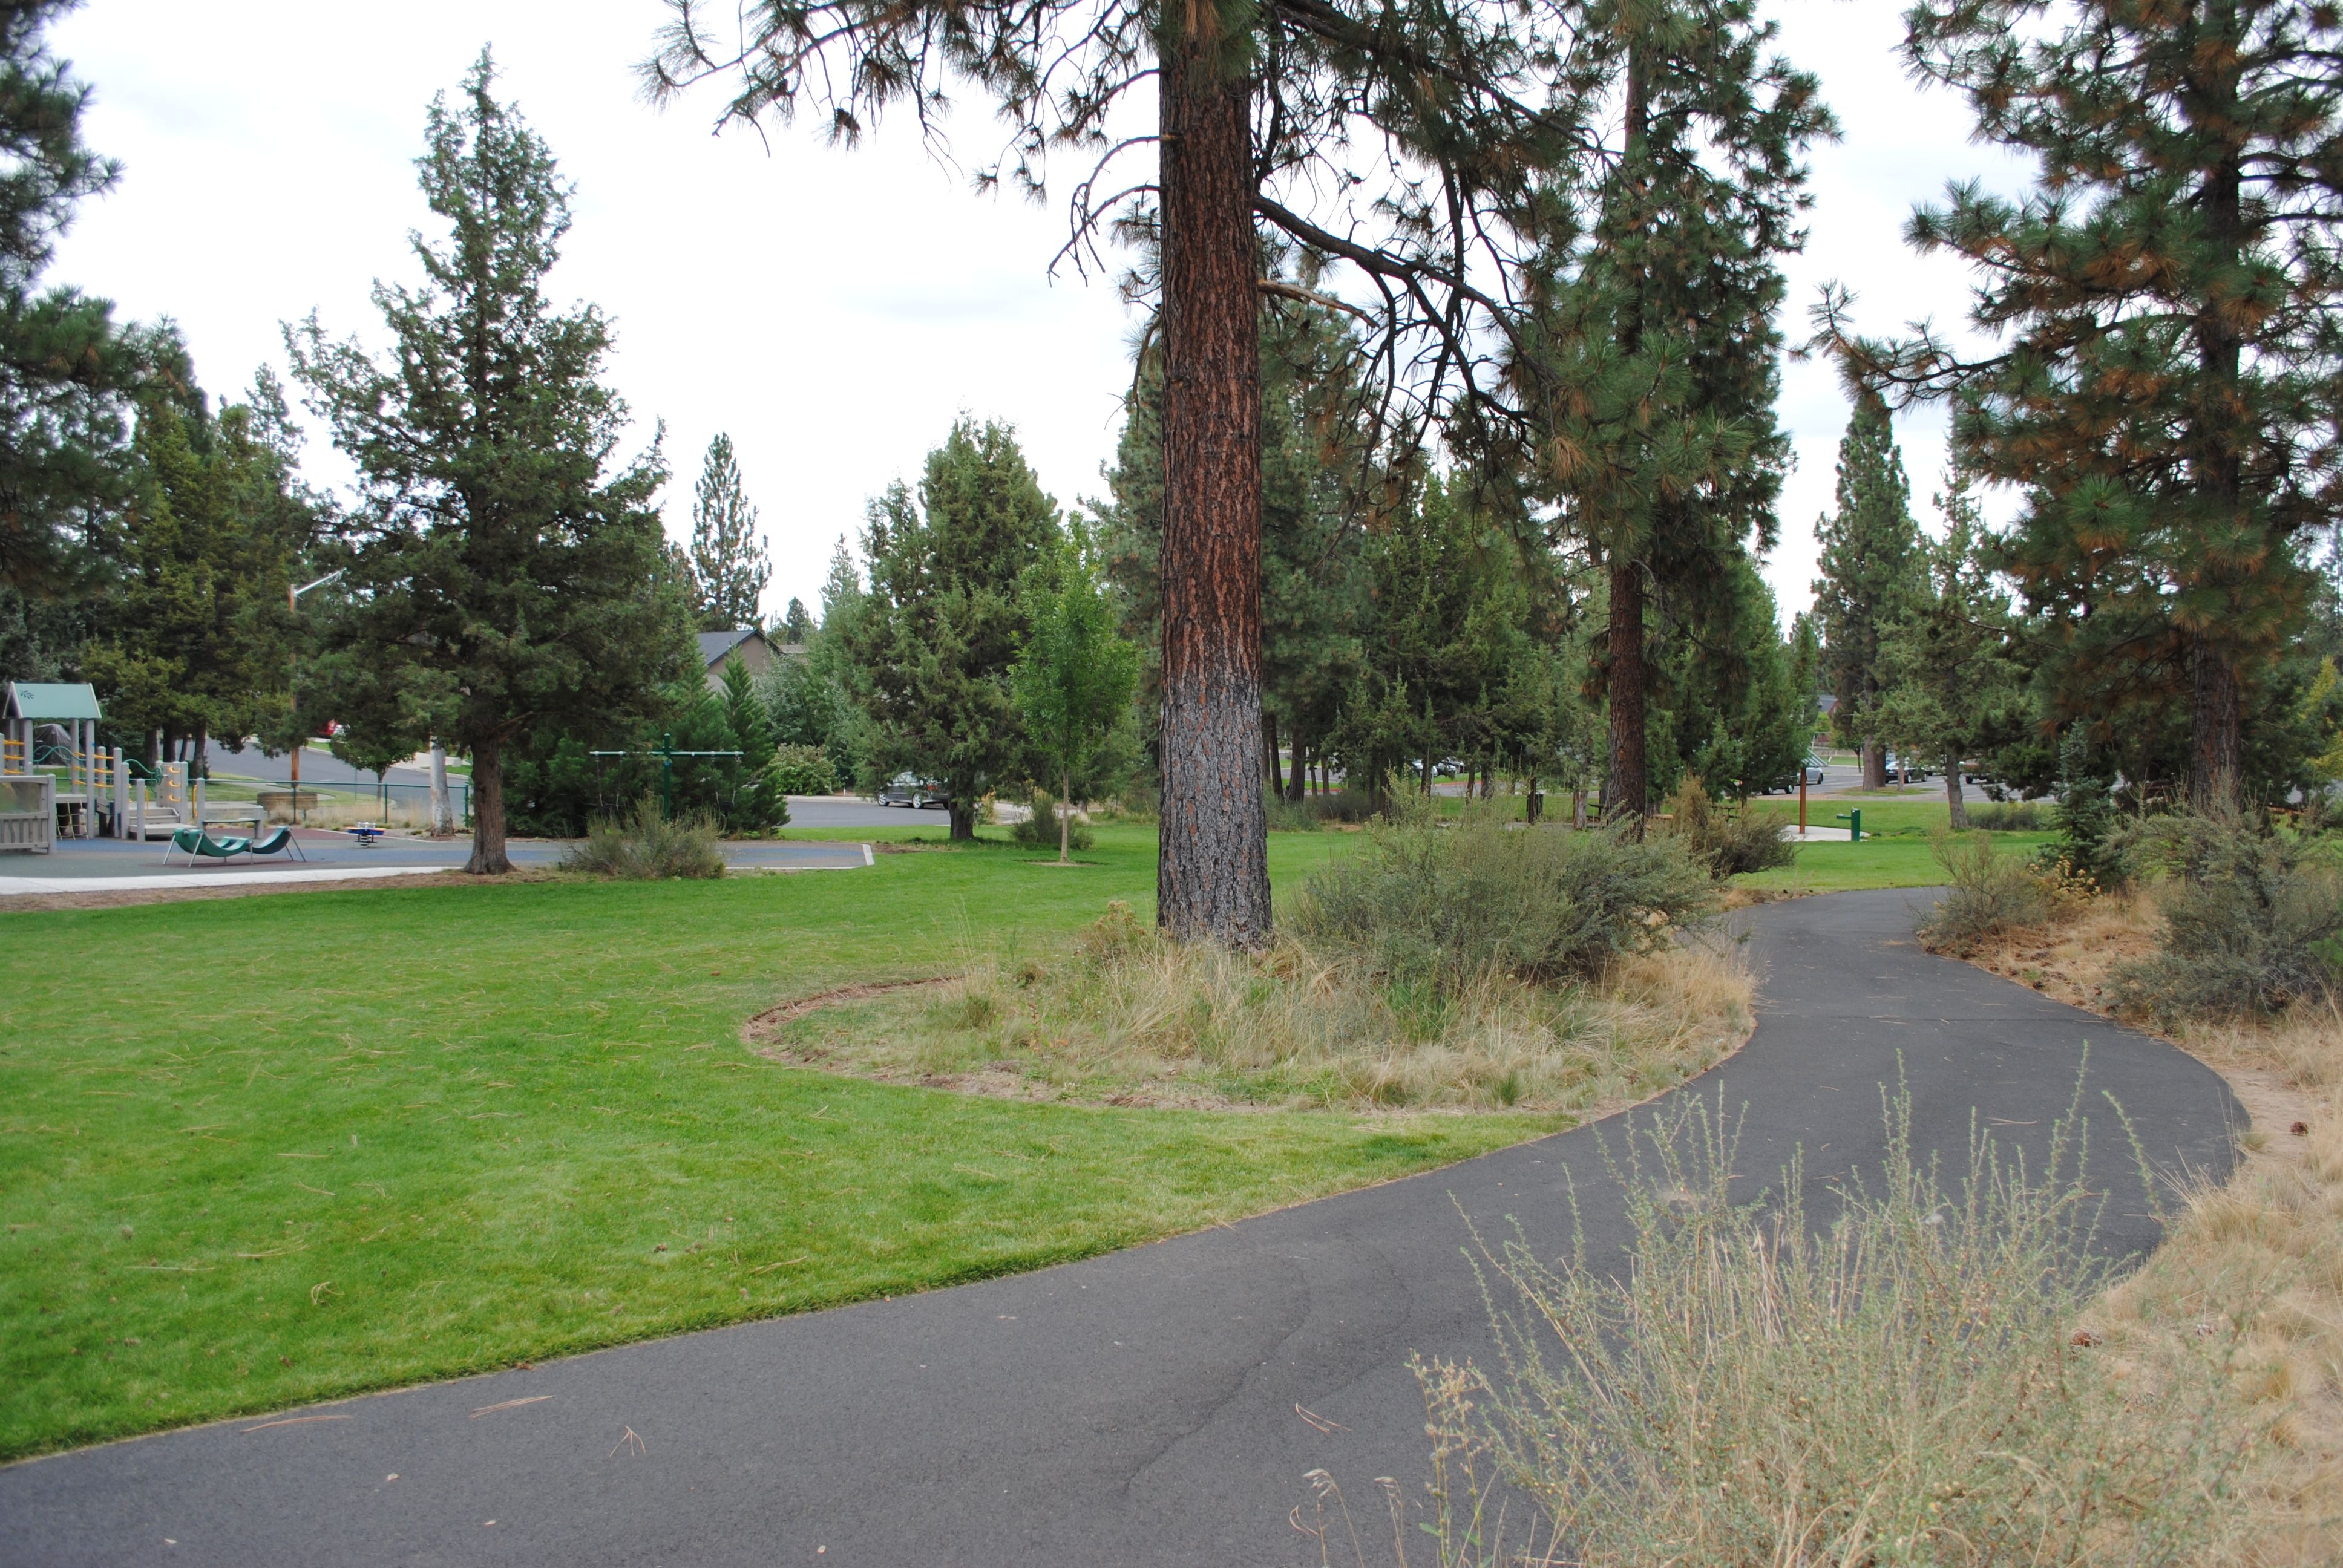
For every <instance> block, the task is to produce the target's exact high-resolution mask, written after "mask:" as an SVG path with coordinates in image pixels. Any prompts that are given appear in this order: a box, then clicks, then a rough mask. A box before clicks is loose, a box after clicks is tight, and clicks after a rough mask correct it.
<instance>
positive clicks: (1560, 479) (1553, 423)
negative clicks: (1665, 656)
mask: <svg viewBox="0 0 2343 1568" xmlns="http://www.w3.org/2000/svg"><path fill="white" fill-rule="evenodd" d="M1591 25H1592V26H1593V27H1594V29H1595V31H1596V32H1597V35H1598V36H1599V37H1600V38H1601V39H1602V41H1603V48H1602V49H1601V51H1599V54H1600V57H1601V58H1602V59H1604V61H1605V62H1607V64H1608V65H1609V66H1610V68H1611V70H1612V72H1613V73H1614V81H1615V85H1616V87H1617V91H1618V95H1619V99H1620V103H1621V106H1622V109H1623V116H1622V128H1621V142H1620V146H1619V148H1618V151H1617V156H1615V158H1614V159H1612V160H1610V161H1609V162H1608V163H1607V165H1606V168H1607V174H1606V175H1605V176H1604V177H1603V178H1602V179H1601V180H1600V181H1599V182H1597V183H1595V184H1594V186H1592V188H1589V189H1573V188H1570V187H1568V186H1564V187H1561V188H1559V189H1558V191H1557V195H1558V196H1559V198H1560V199H1558V200H1557V202H1556V204H1555V206H1554V209H1553V212H1552V215H1551V216H1550V219H1549V225H1550V229H1549V238H1548V250H1549V262H1548V266H1549V271H1550V276H1549V277H1548V279H1547V281H1546V283H1545V292H1544V297H1543V299H1542V302H1541V308H1540V310H1539V312H1538V315H1537V317H1536V323H1535V337H1534V338H1533V339H1532V340H1531V342H1530V343H1529V344H1528V345H1527V346H1525V347H1524V348H1523V351H1522V353H1521V354H1520V356H1519V357H1518V359H1517V366H1518V367H1519V369H1520V373H1521V375H1522V377H1523V381H1524V382H1525V384H1526V385H1528V386H1530V387H1533V388H1534V391H1535V394H1536V406H1537V407H1539V409H1540V411H1541V413H1542V415H1543V417H1544V427H1545V428H1544V435H1543V437H1542V439H1541V441H1540V443H1539V446H1538V448H1537V449H1536V451H1535V452H1534V453H1533V454H1529V455H1528V456H1529V458H1530V460H1532V461H1534V462H1535V463H1536V464H1537V465H1538V469H1539V472H1540V476H1541V477H1540V479H1539V481H1538V483H1539V485H1540V487H1542V488H1544V489H1546V490H1548V491H1549V492H1550V493H1552V494H1554V496H1555V497H1556V498H1558V499H1559V500H1561V502H1562V503H1563V512H1564V521H1563V527H1564V528H1565V529H1566V530H1567V532H1568V533H1569V534H1570V535H1571V536H1572V537H1573V538H1575V539H1576V540H1577V541H1578V542H1579V543H1580V544H1581V545H1583V546H1584V548H1586V549H1587V551H1588V552H1589V553H1590V554H1591V555H1592V556H1593V558H1594V560H1595V561H1596V562H1597V563H1598V564H1599V565H1600V566H1601V567H1602V568H1603V570H1604V577H1605V594H1604V603H1605V605H1606V607H1607V609H1608V614H1609V625H1608V628H1607V629H1606V634H1605V637H1604V648H1603V649H1602V657H1601V665H1600V677H1601V679H1602V683H1603V687H1604V696H1605V697H1606V699H1607V700H1608V703H1609V709H1610V769H1609V777H1608V779H1607V781H1606V784H1605V799H1604V809H1605V810H1606V811H1607V812H1609V813H1610V814H1611V815H1613V816H1614V817H1622V818H1627V819H1639V818H1641V817H1642V816H1643V815H1644V813H1645V812H1646V811H1648V810H1649V809H1650V808H1651V762H1650V757H1649V750H1648V747H1649V736H1648V729H1649V723H1650V708H1651V703H1652V698H1653V695H1654V694H1653V692H1652V690H1651V686H1652V677H1653V671H1654V659H1653V653H1652V648H1651V628H1650V626H1649V620H1650V613H1649V612H1650V610H1651V608H1652V607H1653V605H1654V601H1655V600H1656V601H1657V603H1658V605H1659V607H1660V608H1661V609H1662V610H1663V612H1664V614H1665V615H1666V616H1667V618H1670V619H1671V620H1674V621H1675V622H1676V623H1677V624H1678V626H1679V627H1680V628H1686V627H1691V626H1694V625H1696V624H1698V623H1699V622H1701V621H1703V620H1704V619H1707V618H1715V617H1717V616H1725V617H1727V618H1729V617H1730V615H1731V614H1732V604H1731V589H1730V583H1731V580H1732V574H1731V573H1730V572H1729V571H1728V570H1726V569H1725V565H1726V563H1727V561H1728V560H1730V559H1733V558H1738V557H1740V556H1741V555H1743V554H1744V553H1745V551H1747V550H1749V549H1751V548H1755V549H1758V550H1763V549H1765V548H1770V546H1771V545H1772V542H1773V538H1774V532H1775V518H1774V510H1773V508H1774V500H1775V496H1776V495H1777V494H1778V493H1779V490H1780V487H1781V477H1782V471H1783V469H1784V467H1785V466H1786V463H1787V460H1788V443H1787V441H1786V439H1785V437H1784V436H1783V435H1782V433H1781V431H1780V430H1779V429H1778V428H1777V427H1775V420H1774V403H1775V394H1776V391H1777V388H1778V384H1779V379H1780V373H1779V369H1778V365H1777V360H1778V357H1779V356H1778V348H1779V346H1780V335H1779V332H1778V329H1777V327H1776V325H1775V312H1776V310H1777V309H1778V307H1779V306H1780V304H1781V300H1782V297H1783V289H1784V285H1783V281H1782V276H1781V271H1780V268H1779V265H1778V261H1777V258H1778V257H1779V256H1781V255H1782V254H1783V253H1784V252H1785V251H1790V250H1795V248H1797V246H1799V245H1800V244H1801V243H1802V242H1803V237H1804V236H1803V235H1802V234H1801V232H1800V231H1799V230H1798V229H1797V227H1796V220H1797V216H1798V214H1799V213H1800V212H1801V211H1802V210H1803V209H1804V208H1805V206H1806V205H1807V203H1808V200H1809V198H1808V197H1807V196H1806V194H1805V166H1804V164H1803V162H1802V158H1803V156H1804V152H1805V147H1806V146H1807V145H1808V144H1809V143H1810V142H1811V141H1813V140H1814V139H1815V138H1816V137H1818V136H1827V135H1829V134H1831V130H1832V122H1831V119H1830V116H1829V115H1828V113H1827V112H1826V111H1825V109H1824V108H1823V107H1822V106H1821V104H1820V101H1819V99H1818V98H1817V96H1816V89H1815V81H1814V78H1812V77H1811V76H1809V75H1805V74H1804V73H1801V72H1797V71H1794V70H1792V69H1791V68H1790V67H1789V66H1788V65H1786V64H1785V62H1783V61H1782V60H1781V59H1780V58H1778V57H1775V56H1772V55H1768V53H1767V49H1768V46H1769V45H1770V44H1771V42H1772V40H1773V37H1774V33H1775V29H1774V27H1773V26H1772V25H1770V24H1761V23H1759V22H1758V21H1757V20H1756V18H1755V7H1754V5H1751V4H1750V3H1749V0H1666V3H1662V4H1645V3H1643V0H1621V3H1620V4H1617V5H1603V6H1599V7H1597V8H1596V9H1595V11H1594V15H1593V18H1592V21H1591ZM1590 219H1591V221H1589V220H1590ZM1582 225H1584V227H1582Z"/></svg>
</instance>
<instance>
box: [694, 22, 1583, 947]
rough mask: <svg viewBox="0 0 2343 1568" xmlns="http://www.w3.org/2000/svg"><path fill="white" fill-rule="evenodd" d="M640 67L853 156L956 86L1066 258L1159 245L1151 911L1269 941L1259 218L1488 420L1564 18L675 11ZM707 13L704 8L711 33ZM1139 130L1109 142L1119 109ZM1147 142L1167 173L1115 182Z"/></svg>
mask: <svg viewBox="0 0 2343 1568" xmlns="http://www.w3.org/2000/svg"><path fill="white" fill-rule="evenodd" d="M674 9H675V11H676V13H677V16H676V20H675V22H674V23H673V24H672V25H671V26H670V27H669V33H668V36H667V39H666V47H665V49H664V50H663V52H662V55H661V56H660V58H659V61H658V62H657V64H656V65H654V67H653V76H652V79H653V84H654V85H655V87H657V88H658V89H659V90H661V91H663V92H671V91H674V90H676V89H677V88H679V86H680V85H682V84H684V83H687V82H689V81H693V80H697V79H699V78H703V77H707V76H709V75H721V76H724V77H726V78H728V79H729V81H730V82H731V83H732V84H734V85H735V87H736V92H735V95H734V96H733V98H732V100H731V103H730V106H729V108H728V110H727V118H733V119H744V118H755V117H757V116H761V115H764V114H766V113H768V112H773V113H777V114H779V115H784V116H785V115H787V114H789V113H790V112H792V111H794V110H795V109H798V108H799V107H810V108H813V109H815V110H816V111H817V112H818V113H819V114H820V117H821V119H822V121H823V122H824V123H825V124H826V125H827V126H830V130H831V133H832V135H833V136H836V137H838V138H840V139H846V140H850V139H852V138H854V137H856V136H860V134H861V132H862V130H863V128H864V126H865V125H866V124H867V123H868V122H869V121H870V120H872V119H874V118H875V117H876V116H878V115H879V114H880V113H881V112H882V111H883V110H884V109H885V108H887V107H888V106H891V105H896V104H900V105H902V106H906V107H908V108H910V110H911V111H912V112H913V113H914V114H916V115H918V116H920V117H921V118H922V119H925V118H926V117H927V116H930V115H931V114H933V113H934V112H935V111H936V110H937V108H938V107H939V106H940V105H941V104H942V103H944V102H945V101H946V99H947V96H948V95H947V91H946V89H947V85H948V84H949V83H950V81H951V80H952V79H953V78H955V77H957V78H959V79H960V80H962V81H968V82H973V83H975V84H977V85H978V86H979V87H980V90H981V91H983V92H984V94H985V95H987V96H989V97H990V98H991V99H992V100H993V101H994V103H995V105H996V106H997V107H998V108H999V109H1000V110H1001V114H1002V116H1003V117H1004V118H1005V119H1006V120H1007V121H1008V122H1009V123H1010V124H1011V126H1012V127H1013V129H1012V130H1011V156H1010V157H1009V158H1008V160H1006V161H1007V163H1008V165H1009V166H1008V167H1007V169H1006V170H997V169H996V170H988V171H987V172H986V176H985V177H986V178H988V179H990V178H994V177H999V176H1003V175H1005V176H1006V177H1007V178H1008V179H1010V180H1011V181H1012V182H1014V183H1017V184H1020V185H1021V186H1024V187H1026V188H1027V189H1029V190H1032V191H1035V192H1038V191H1039V190H1040V189H1041V184H1042V179H1043V175H1044V168H1043V160H1044V159H1045V157H1046V156H1047V155H1048V154H1049V152H1051V150H1056V151H1059V152H1061V153H1068V154H1071V156H1074V157H1076V158H1077V159H1079V160H1080V161H1081V166H1082V169H1083V176H1082V177H1081V179H1080V180H1079V181H1078V182H1077V183H1076V185H1075V186H1074V189H1073V191H1072V195H1073V196H1074V206H1075V233H1074V236H1073V238H1072V240H1071V244H1070V247H1069V248H1070V249H1071V251H1072V252H1073V253H1074V254H1075V255H1076V256H1077V258H1078V259H1079V260H1081V261H1084V262H1087V261H1089V260H1091V258H1093V257H1094V256H1095V252H1094V250H1093V248H1092V246H1094V243H1095V241H1096V238H1097V236H1098V235H1099V234H1100V233H1101V228H1102V227H1103V226H1106V225H1107V224H1109V223H1111V222H1114V221H1128V222H1130V223H1131V224H1132V225H1134V226H1139V227H1141V228H1144V229H1146V230H1148V231H1150V232H1151V233H1153V234H1154V235H1156V236H1158V238H1159V239H1160V245H1161V249H1160V271H1158V272H1157V273H1156V274H1155V281H1157V282H1159V283H1160V287H1161V339H1162V353H1163V357H1164V367H1165V374H1164V382H1163V385H1164V388H1165V397H1164V405H1163V415H1162V420H1163V425H1162V427H1163V452H1164V504H1163V546H1162V558H1161V574H1160V576H1161V591H1162V604H1163V618H1162V627H1163V632H1162V639H1161V691H1162V704H1161V715H1162V723H1161V760H1162V779H1163V807H1162V820H1163V831H1162V835H1161V857H1160V859H1159V863H1158V878H1157V900H1156V902H1157V910H1158V919H1159V920H1161V923H1162V925H1163V926H1164V928H1165V929H1166V930H1169V931H1171V932H1172V933H1173V934H1175V935H1177V936H1181V937H1209V938H1212V939H1213V940H1220V941H1223V942H1232V943H1255V942H1259V941H1262V940H1266V938H1267V936H1268V933H1269V929H1270V895H1269V875H1268V861H1267V839H1266V837H1265V834H1266V828H1267V819H1266V815H1265V801H1264V799H1263V798H1262V796H1263V792H1262V789H1260V788H1259V787H1258V784H1257V781H1258V780H1260V779H1262V776H1263V767H1264V759H1263V758H1262V728H1261V689H1262V634H1261V614H1260V576H1261V544H1262V539H1261V444H1260V408H1261V377H1260V369H1259V363H1258V359H1257V342H1256V336H1257V335H1256V332H1255V319H1256V313H1257V303H1258V299H1259V297H1260V295H1261V293H1262V288H1263V286H1264V282H1265V280H1264V279H1263V278H1262V255H1263V253H1264V249H1265V248H1266V247H1264V246H1262V243H1261V236H1260V234H1259V232H1258V231H1257V228H1256V223H1257V222H1258V223H1260V224H1262V225H1265V226H1267V227H1269V228H1270V229H1272V230H1274V231H1278V232H1280V233H1282V235H1283V236H1286V237H1287V238H1289V239H1290V240H1291V241H1292V242H1293V243H1295V244H1298V245H1299V246H1302V247H1303V248H1304V249H1305V250H1307V251H1308V252H1310V253H1311V254H1312V256H1314V257H1315V258H1317V259H1318V260H1320V261H1322V262H1325V263H1328V264H1332V265H1334V266H1339V267H1345V268H1349V269H1352V272H1351V276H1354V277H1359V278H1361V279H1362V280H1363V285H1364V286H1363V290H1362V292H1363V295H1364V296H1365V297H1369V298H1371V299H1373V300H1376V301H1379V302H1380V303H1381V304H1382V305H1383V312H1382V314H1381V324H1380V340H1379V342H1380V346H1382V347H1387V349H1388V352H1387V353H1384V354H1371V355H1370V356H1368V363H1370V364H1373V365H1376V366H1379V367H1383V371H1384V373H1385V374H1386V376H1387V378H1388V380H1389V382H1390V383H1391V385H1392V387H1393V389H1394V390H1395V391H1396V392H1398V393H1399V394H1400V407H1402V409H1403V413H1404V415H1405V416H1407V417H1439V416H1441V415H1443V414H1445V413H1447V412H1449V411H1450V410H1451V409H1453V407H1455V406H1456V405H1457V404H1458V403H1459V402H1462V403H1464V404H1468V405H1471V406H1473V407H1481V408H1484V409H1489V408H1493V413H1492V417H1497V418H1500V419H1503V418H1505V417H1508V409H1509V407H1510V405H1509V403H1508V397H1507V396H1506V395H1505V393H1504V388H1503V385H1502V378H1501V377H1500V375H1499V373H1498V363H1497V361H1498V356H1499V350H1500V347H1501V346H1502V345H1503V343H1504V341H1505V340H1506V337H1507V335H1508V333H1509V332H1510V330H1511V327H1510V317H1511V315H1512V312H1513V307H1512V305H1511V303H1510V302H1509V301H1508V298H1507V293H1508V290H1509V287H1510V285H1511V282H1512V280H1513V278H1514V277H1515V276H1517V275H1518V273H1519V271H1520V268H1521V266H1522V265H1523V263H1524V262H1525V261H1526V260H1527V258H1528V256H1530V254H1531V253H1532V252H1533V251H1534V248H1535V245H1536V239H1535V236H1534V229H1535V227H1536V225H1535V222H1534V217H1533V213H1534V208H1535V207H1536V206H1537V204H1538V186H1539V182H1540V180H1541V178H1542V176H1543V175H1544V173H1545V171H1549V170H1552V169H1554V168H1557V167H1560V166H1562V165H1564V163H1565V162H1567V161H1569V160H1570V159H1572V158H1574V157H1575V156H1578V155H1579V153H1580V152H1581V151H1582V149H1583V147H1584V141H1585V137H1584V125H1585V123H1586V119H1587V114H1586V106H1585V103H1584V98H1585V95H1586V93H1587V91H1588V90H1589V87H1590V85H1591V84H1589V83H1588V82H1587V81H1586V80H1584V77H1583V75H1582V74H1581V72H1580V70H1579V65H1578V61H1579V55H1578V52H1577V51H1576V50H1575V49H1574V47H1573V43H1574V38H1573V34H1574V27H1575V24H1576V20H1577V6H1576V5H1575V3H1574V0H1524V3H1523V4H1522V5H1489V4H1485V3H1483V0H1422V3H1421V4H1418V5H1413V6H1412V7H1409V8H1407V9H1406V10H1405V11H1394V10H1393V9H1392V8H1390V7H1388V6H1386V5H1380V4H1371V3H1361V0H1313V3H1312V4H1310V5H1277V6H1261V5H1253V4H1252V3H1251V0H1198V3H1196V4H1190V5H1164V4H1161V3H1159V0H978V3H976V4H950V5H947V4H943V3H942V0H910V3H908V4H904V5H893V6H881V7H874V6H870V5H864V4H862V3H861V0H752V3H751V4H749V5H745V6H740V7H733V6H720V7H719V6H714V5H707V4H706V3H705V0H675V3H674ZM712 13H720V15H711V14H712ZM1142 92H1151V93H1152V94H1153V96H1154V100H1155V101H1154V104H1153V109H1154V115H1155V127H1154V128H1155V131H1156V135H1154V136H1126V135H1125V131H1124V128H1123V126H1122V125H1121V121H1122V119H1123V118H1124V117H1125V116H1127V115H1129V114H1131V113H1133V112H1134V111H1136V112H1141V113H1143V112H1144V106H1141V105H1134V104H1133V102H1132V99H1133V97H1134V95H1137V94H1140V93H1142ZM1149 147H1151V148H1152V149H1153V152H1154V155H1155V157H1156V160H1157V167H1156V169H1154V170H1153V171H1151V172H1149V173H1138V172H1136V171H1134V172H1133V174H1131V176H1122V175H1120V174H1118V173H1116V172H1115V171H1114V170H1113V169H1112V168H1111V167H1110V166H1111V165H1113V164H1114V162H1115V160H1116V159H1117V157H1118V156H1120V155H1121V154H1122V153H1124V152H1126V151H1129V150H1131V149H1143V148H1149Z"/></svg>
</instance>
